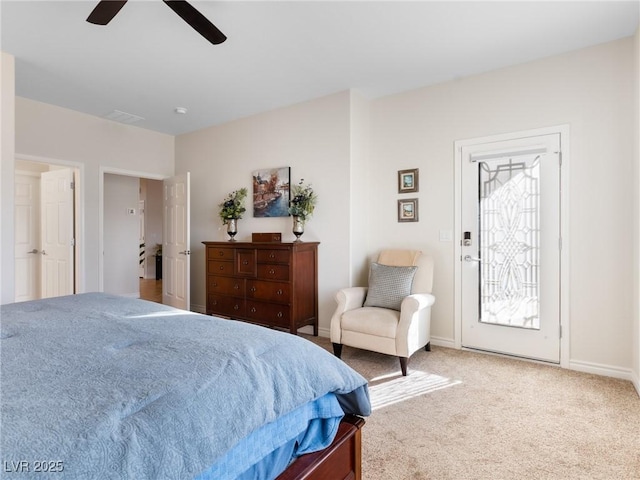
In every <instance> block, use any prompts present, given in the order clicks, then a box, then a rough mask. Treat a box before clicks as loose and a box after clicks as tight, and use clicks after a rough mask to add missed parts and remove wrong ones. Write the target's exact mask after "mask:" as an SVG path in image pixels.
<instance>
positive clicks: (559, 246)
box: [558, 237, 562, 250]
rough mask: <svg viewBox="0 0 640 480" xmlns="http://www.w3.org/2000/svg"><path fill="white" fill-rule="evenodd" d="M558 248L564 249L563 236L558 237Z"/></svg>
mask: <svg viewBox="0 0 640 480" xmlns="http://www.w3.org/2000/svg"><path fill="white" fill-rule="evenodd" d="M558 249H559V250H562V237H560V238H558Z"/></svg>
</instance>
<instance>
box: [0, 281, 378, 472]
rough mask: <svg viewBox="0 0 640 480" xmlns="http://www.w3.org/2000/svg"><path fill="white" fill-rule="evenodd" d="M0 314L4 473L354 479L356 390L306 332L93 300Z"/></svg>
mask: <svg viewBox="0 0 640 480" xmlns="http://www.w3.org/2000/svg"><path fill="white" fill-rule="evenodd" d="M0 313H1V317H0V319H1V322H0V355H1V358H0V360H1V381H2V390H1V392H2V397H1V398H0V401H1V404H0V406H1V425H2V432H1V433H2V435H1V440H0V441H1V443H0V452H1V453H0V456H1V458H0V461H1V462H2V469H3V473H5V474H7V475H8V474H11V478H31V477H34V478H42V474H43V473H49V474H52V475H53V474H54V473H55V474H56V475H55V476H54V478H74V479H75V478H78V479H80V478H93V479H129V478H135V479H145V478H149V479H162V478H167V479H169V478H171V479H182V478H184V479H198V480H207V479H216V480H221V479H226V478H228V479H251V480H254V479H263V478H264V479H274V478H276V477H278V478H279V479H281V480H290V479H294V478H323V479H326V478H359V475H360V473H359V471H360V458H359V455H360V428H361V427H362V424H363V423H364V422H363V420H362V418H361V417H363V416H367V415H369V414H370V403H369V394H368V389H367V382H366V380H365V379H364V378H363V377H362V376H360V375H359V374H358V373H356V372H355V371H353V370H352V369H351V368H349V367H348V366H346V365H345V364H344V363H342V362H341V361H340V360H339V359H337V358H335V357H334V356H333V355H331V354H329V353H328V352H326V351H325V350H323V349H322V348H320V347H318V346H317V345H315V344H313V343H312V342H309V341H308V340H305V339H304V338H301V337H298V336H295V335H291V334H288V333H283V332H278V331H274V330H270V329H267V328H263V327H260V326H256V325H251V324H247V323H242V322H237V321H231V320H226V319H220V318H216V317H211V316H206V315H201V314H196V313H192V312H186V311H183V310H178V309H174V308H171V307H167V306H164V305H160V304H156V303H152V302H146V301H143V300H137V299H131V298H125V297H120V296H116V295H108V294H102V293H86V294H80V295H71V296H66V297H58V298H52V299H46V300H38V301H32V302H22V303H14V304H10V305H3V306H2V307H1V312H0Z"/></svg>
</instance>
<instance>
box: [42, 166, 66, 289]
mask: <svg viewBox="0 0 640 480" xmlns="http://www.w3.org/2000/svg"><path fill="white" fill-rule="evenodd" d="M40 186H41V209H40V214H41V222H42V223H41V238H42V249H41V250H40V252H39V253H40V255H41V258H42V263H41V298H48V297H59V296H62V295H71V294H73V293H74V246H75V241H74V220H73V218H74V214H73V208H74V203H73V171H72V170H71V169H70V168H63V169H60V170H51V171H49V172H43V173H42V175H41V177H40Z"/></svg>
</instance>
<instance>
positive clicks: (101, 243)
mask: <svg viewBox="0 0 640 480" xmlns="http://www.w3.org/2000/svg"><path fill="white" fill-rule="evenodd" d="M107 173H110V174H113V175H123V176H125V177H137V178H146V179H148V180H161V181H162V180H165V179H167V178H170V176H169V175H159V174H155V173H147V172H138V171H134V170H125V169H122V168H112V167H100V174H99V178H98V248H99V250H98V252H99V255H98V290H99V291H100V292H104V176H105V174H107Z"/></svg>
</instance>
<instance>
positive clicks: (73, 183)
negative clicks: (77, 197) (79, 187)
mask: <svg viewBox="0 0 640 480" xmlns="http://www.w3.org/2000/svg"><path fill="white" fill-rule="evenodd" d="M70 187H71V190H75V188H76V182H71V185H70Z"/></svg>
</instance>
